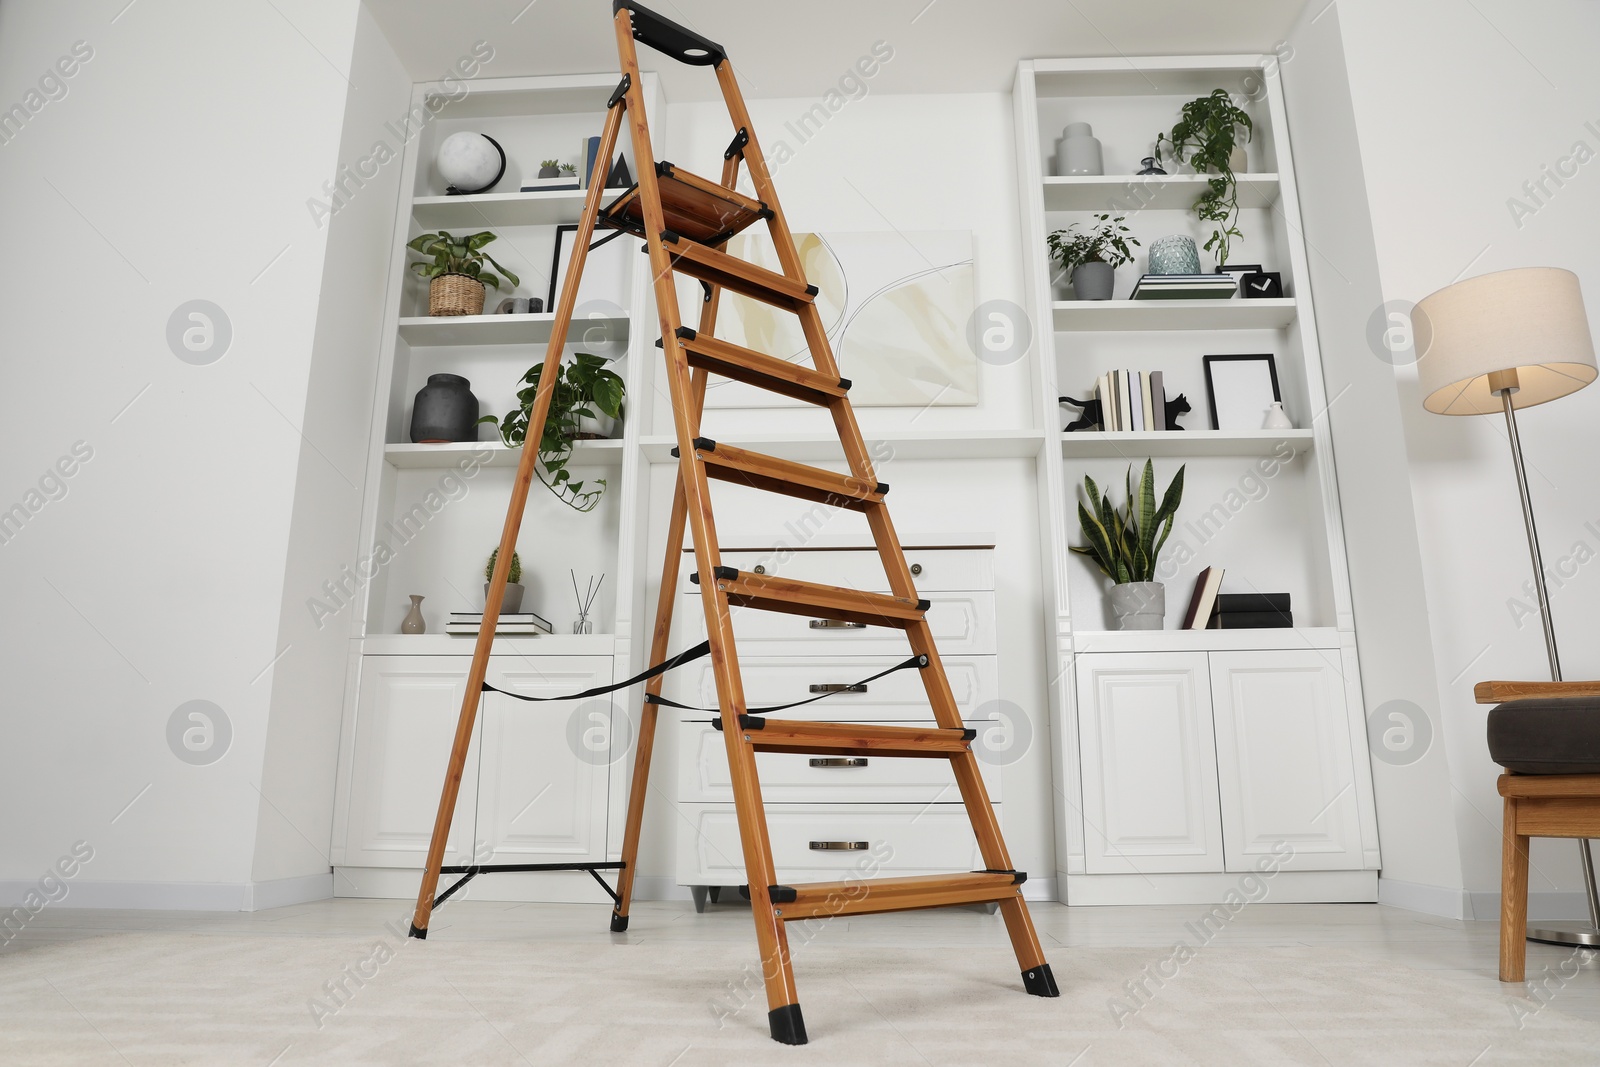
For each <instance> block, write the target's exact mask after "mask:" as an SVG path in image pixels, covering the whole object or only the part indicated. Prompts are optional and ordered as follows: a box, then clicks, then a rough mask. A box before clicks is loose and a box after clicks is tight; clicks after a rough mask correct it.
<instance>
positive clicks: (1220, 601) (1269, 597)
mask: <svg viewBox="0 0 1600 1067" xmlns="http://www.w3.org/2000/svg"><path fill="white" fill-rule="evenodd" d="M1217 610H1218V611H1221V612H1228V613H1231V612H1236V611H1281V612H1283V613H1284V614H1288V612H1289V594H1288V593H1218V594H1217Z"/></svg>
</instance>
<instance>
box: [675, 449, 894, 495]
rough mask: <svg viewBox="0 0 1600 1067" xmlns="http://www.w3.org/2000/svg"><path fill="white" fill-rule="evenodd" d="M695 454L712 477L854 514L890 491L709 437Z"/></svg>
mask: <svg viewBox="0 0 1600 1067" xmlns="http://www.w3.org/2000/svg"><path fill="white" fill-rule="evenodd" d="M672 454H673V455H674V456H676V455H677V454H678V450H677V449H676V448H674V449H673V450H672ZM694 454H695V457H696V458H698V459H699V460H700V461H701V462H702V463H704V464H705V467H706V474H707V475H708V476H709V477H712V478H717V479H719V480H721V481H724V482H733V483H734V484H736V485H748V486H751V487H752V488H755V489H761V490H764V491H765V492H768V493H782V494H783V495H784V496H792V497H798V498H799V499H801V500H815V501H817V502H818V503H822V504H830V505H832V506H833V507H838V508H848V509H850V510H851V511H865V510H867V508H869V507H873V506H875V505H879V504H882V503H883V497H884V494H885V493H887V492H888V491H889V486H888V485H887V484H886V483H884V482H879V483H877V484H876V485H869V484H867V483H866V482H863V481H862V480H861V479H859V478H856V477H854V476H853V475H849V474H835V473H834V472H833V471H827V470H823V469H822V468H821V467H812V466H808V465H806V464H804V463H795V462H794V461H793V460H787V459H779V458H778V457H777V456H769V455H766V454H765V453H762V452H752V451H750V450H749V449H747V448H735V447H734V446H733V445H719V444H718V443H717V442H715V441H713V440H711V439H710V438H709V437H696V438H695V439H694Z"/></svg>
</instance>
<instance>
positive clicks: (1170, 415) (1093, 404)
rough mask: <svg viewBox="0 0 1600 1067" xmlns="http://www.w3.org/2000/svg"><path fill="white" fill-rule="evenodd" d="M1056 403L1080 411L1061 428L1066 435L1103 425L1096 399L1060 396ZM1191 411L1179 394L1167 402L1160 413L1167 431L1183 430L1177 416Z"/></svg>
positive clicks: (1184, 398)
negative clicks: (1067, 405) (1072, 420)
mask: <svg viewBox="0 0 1600 1067" xmlns="http://www.w3.org/2000/svg"><path fill="white" fill-rule="evenodd" d="M1056 403H1058V404H1071V405H1072V406H1073V407H1075V408H1079V409H1081V410H1080V413H1079V415H1078V418H1077V419H1076V421H1074V422H1071V423H1069V424H1068V425H1067V426H1066V427H1064V428H1063V431H1064V432H1066V433H1071V432H1073V431H1074V430H1094V429H1098V428H1099V427H1100V426H1102V425H1103V420H1102V419H1101V411H1100V401H1099V399H1098V398H1096V399H1093V400H1074V399H1073V398H1072V397H1070V396H1060V397H1057V398H1056ZM1192 410H1194V409H1193V408H1191V407H1190V406H1189V400H1188V398H1187V397H1185V396H1184V395H1183V394H1182V393H1179V394H1178V395H1177V397H1176V398H1175V399H1172V400H1168V401H1167V402H1166V405H1165V409H1164V410H1163V411H1162V416H1163V418H1165V419H1166V423H1167V429H1169V430H1181V429H1183V427H1182V426H1179V425H1178V416H1179V415H1187V414H1189V412H1190V411H1192Z"/></svg>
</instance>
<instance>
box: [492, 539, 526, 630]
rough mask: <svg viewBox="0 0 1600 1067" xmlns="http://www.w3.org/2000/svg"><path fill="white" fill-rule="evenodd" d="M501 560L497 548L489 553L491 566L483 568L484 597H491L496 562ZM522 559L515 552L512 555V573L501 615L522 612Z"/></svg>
mask: <svg viewBox="0 0 1600 1067" xmlns="http://www.w3.org/2000/svg"><path fill="white" fill-rule="evenodd" d="M499 558H500V550H499V549H498V548H496V549H495V550H494V551H493V552H491V553H489V565H488V566H487V567H485V568H483V595H484V597H485V599H487V598H488V596H489V583H490V582H492V581H494V561H495V560H497V559H499ZM521 581H522V557H521V556H518V555H517V554H516V553H515V552H513V553H511V573H510V574H508V575H507V576H506V595H505V598H504V599H502V600H501V601H500V614H502V615H514V614H516V613H517V612H519V611H521V610H522V593H523V589H522V586H521V585H520V584H519V583H520V582H521Z"/></svg>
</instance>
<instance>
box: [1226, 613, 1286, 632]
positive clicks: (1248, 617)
mask: <svg viewBox="0 0 1600 1067" xmlns="http://www.w3.org/2000/svg"><path fill="white" fill-rule="evenodd" d="M1293 625H1294V616H1292V615H1290V614H1289V613H1288V612H1287V611H1219V612H1217V613H1216V614H1215V615H1213V616H1211V629H1213V630H1267V629H1272V628H1273V627H1279V626H1293Z"/></svg>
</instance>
